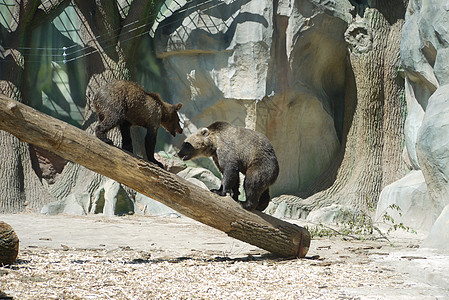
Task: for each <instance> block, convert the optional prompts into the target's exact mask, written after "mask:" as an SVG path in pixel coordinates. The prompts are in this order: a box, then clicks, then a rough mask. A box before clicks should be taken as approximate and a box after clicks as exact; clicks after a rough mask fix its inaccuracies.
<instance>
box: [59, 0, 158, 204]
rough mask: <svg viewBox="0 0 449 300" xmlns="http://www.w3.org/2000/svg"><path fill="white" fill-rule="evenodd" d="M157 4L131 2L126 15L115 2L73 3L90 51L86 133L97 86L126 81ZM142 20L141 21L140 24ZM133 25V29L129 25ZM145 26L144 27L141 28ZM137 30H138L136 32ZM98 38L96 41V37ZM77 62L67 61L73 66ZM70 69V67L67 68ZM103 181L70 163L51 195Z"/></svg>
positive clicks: (86, 189)
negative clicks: (114, 81) (121, 80)
mask: <svg viewBox="0 0 449 300" xmlns="http://www.w3.org/2000/svg"><path fill="white" fill-rule="evenodd" d="M158 2H159V1H146V0H134V1H132V3H131V7H130V8H129V11H128V13H127V15H125V14H124V12H123V11H120V10H119V8H118V6H117V4H116V3H115V1H97V2H96V3H92V1H85V0H80V1H75V3H76V10H77V14H78V17H79V18H80V20H79V21H80V24H82V25H81V28H80V38H81V40H82V43H83V45H85V46H89V47H90V48H89V49H88V50H87V51H86V52H87V53H90V54H89V55H87V56H85V58H82V59H81V61H83V62H84V63H85V65H86V66H87V71H88V76H87V77H88V78H89V82H88V84H87V88H86V107H85V109H84V120H85V122H84V124H83V128H86V129H87V131H88V132H90V133H93V132H94V125H95V123H94V122H95V120H96V117H95V114H94V111H93V110H92V105H91V103H92V99H93V97H94V96H95V93H96V91H97V90H98V88H99V87H100V86H102V85H103V84H105V83H108V82H110V81H112V80H118V79H123V80H129V79H130V73H131V70H132V69H133V62H134V61H135V57H134V56H133V54H134V53H135V50H136V49H137V46H138V45H139V42H140V38H141V34H142V32H144V31H145V30H146V29H147V28H148V27H149V26H150V25H151V24H152V22H153V19H152V18H149V16H151V15H152V14H155V11H154V9H155V8H156V5H155V3H158ZM142 20H143V21H142ZM130 25H132V26H130ZM144 25H145V26H144ZM136 28H137V30H136ZM97 37H99V38H97ZM75 63H78V62H77V61H72V62H68V64H75ZM69 67H70V66H69ZM108 137H109V138H110V139H111V140H113V141H114V144H115V145H120V143H121V136H120V132H119V130H118V129H117V128H115V129H113V130H111V131H110V132H109V133H108ZM105 180H106V178H104V176H102V175H100V174H97V173H95V172H92V171H90V170H88V169H86V168H84V167H83V166H80V165H78V164H76V163H73V162H69V163H68V164H67V166H66V167H65V168H64V170H63V172H62V173H61V175H60V176H59V177H58V178H57V180H56V182H55V183H54V184H53V185H52V186H51V187H50V192H51V193H52V195H54V196H55V197H56V198H58V199H62V198H64V197H67V196H68V195H69V194H71V193H88V194H92V193H93V192H94V191H95V190H96V189H97V188H98V187H99V186H101V184H102V183H103V182H104V181H105Z"/></svg>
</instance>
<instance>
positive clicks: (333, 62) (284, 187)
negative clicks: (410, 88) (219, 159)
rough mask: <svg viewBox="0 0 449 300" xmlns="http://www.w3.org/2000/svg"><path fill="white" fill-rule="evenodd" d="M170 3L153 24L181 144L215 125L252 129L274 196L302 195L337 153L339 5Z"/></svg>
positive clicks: (341, 74) (242, 0)
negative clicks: (180, 123) (274, 165)
mask: <svg viewBox="0 0 449 300" xmlns="http://www.w3.org/2000/svg"><path fill="white" fill-rule="evenodd" d="M321 2H323V1H299V0H297V1H284V0H281V1H266V0H264V1H261V0H260V1H255V0H252V1H250V0H237V1H220V0H214V1H205V2H204V1H189V2H188V3H187V4H186V2H185V1H177V2H173V3H172V5H171V7H170V10H168V11H172V12H171V13H169V14H170V15H167V17H164V18H163V20H162V21H161V22H160V23H159V25H158V27H157V30H156V33H155V37H156V38H155V41H156V49H157V56H158V57H159V58H161V59H162V60H163V65H164V69H165V72H166V76H167V78H168V80H169V82H170V86H169V90H170V95H171V97H172V99H171V100H172V101H181V102H183V103H184V106H183V109H182V113H183V117H184V118H185V131H184V136H180V137H178V138H177V140H176V141H175V145H177V146H179V145H180V143H181V142H182V140H183V139H184V138H185V136H188V135H189V134H190V133H192V132H193V131H195V130H196V129H197V128H198V127H201V126H206V125H209V124H210V123H212V122H214V121H217V120H226V121H229V122H232V123H233V124H235V125H239V126H245V127H247V128H251V129H256V130H257V131H260V132H262V133H264V134H265V135H267V136H268V138H269V139H270V140H271V141H272V143H273V146H274V148H275V150H276V153H277V156H278V159H279V163H280V169H281V173H280V175H279V177H278V180H277V183H276V184H275V185H274V186H273V187H272V189H271V194H272V196H276V195H279V194H280V193H296V192H299V191H301V190H302V189H304V188H306V187H307V186H308V185H309V184H310V183H311V182H313V181H314V180H315V179H316V178H317V177H318V176H319V175H320V174H321V173H322V172H323V171H324V170H325V169H326V168H327V167H328V166H329V164H330V162H331V161H332V159H333V158H334V157H335V155H336V153H337V151H338V148H339V146H340V138H341V136H340V135H341V132H340V130H341V126H342V125H341V123H342V114H343V107H344V105H343V101H344V99H343V98H344V92H345V87H344V78H345V56H346V48H345V42H344V38H343V34H344V32H345V29H346V23H345V21H344V16H345V13H344V12H345V11H346V12H347V13H349V8H350V7H351V6H350V4H349V3H346V2H345V1H339V2H338V3H337V2H334V1H324V2H323V3H324V4H323V3H321Z"/></svg>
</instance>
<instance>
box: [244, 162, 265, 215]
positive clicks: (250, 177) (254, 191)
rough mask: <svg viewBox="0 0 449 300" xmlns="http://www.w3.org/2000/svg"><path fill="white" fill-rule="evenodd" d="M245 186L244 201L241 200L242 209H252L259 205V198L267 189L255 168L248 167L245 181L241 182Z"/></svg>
mask: <svg viewBox="0 0 449 300" xmlns="http://www.w3.org/2000/svg"><path fill="white" fill-rule="evenodd" d="M243 187H244V188H245V195H246V201H245V202H242V206H243V208H244V209H247V210H253V209H256V208H258V207H259V199H260V198H261V195H262V193H264V192H265V191H266V190H267V187H266V186H264V184H263V180H261V178H260V176H259V174H258V172H257V168H252V169H251V168H250V169H248V170H247V171H246V174H245V181H244V182H243Z"/></svg>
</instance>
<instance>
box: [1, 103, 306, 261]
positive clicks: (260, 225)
mask: <svg viewBox="0 0 449 300" xmlns="http://www.w3.org/2000/svg"><path fill="white" fill-rule="evenodd" d="M0 129H1V130H5V131H8V132H9V133H11V134H13V135H15V136H17V137H18V138H19V139H20V140H22V141H24V142H28V143H31V144H34V145H36V146H38V147H41V148H44V149H47V150H49V151H52V152H54V153H55V154H57V155H59V156H61V157H63V158H65V159H68V160H71V161H73V162H76V163H78V164H81V165H83V166H85V167H86V168H88V169H90V170H92V171H94V172H97V173H100V174H102V175H104V176H107V177H109V178H111V179H113V180H116V181H118V182H120V183H122V184H124V185H127V186H129V187H130V188H132V189H134V190H136V191H138V192H140V193H142V194H144V195H147V196H149V197H151V198H153V199H155V200H157V201H159V202H161V203H164V204H166V205H167V206H169V207H171V208H173V209H175V210H176V211H178V212H180V213H181V214H183V215H185V216H187V217H190V218H193V219H195V220H197V221H199V222H202V223H204V224H206V225H209V226H212V227H214V228H216V229H219V230H221V231H224V232H226V233H227V234H228V235H229V236H231V237H234V238H236V239H239V240H241V241H244V242H247V243H250V244H252V245H255V246H258V247H260V248H262V249H265V250H267V251H270V252H272V253H273V254H275V255H278V256H281V257H304V256H305V255H306V253H307V251H308V249H309V246H310V233H309V232H308V231H307V230H306V229H304V228H302V227H299V226H297V225H294V224H291V223H288V222H285V221H282V220H279V219H276V218H274V217H271V216H269V215H265V214H263V213H260V212H249V211H247V210H244V209H243V208H242V207H241V206H240V205H239V204H238V203H237V202H235V201H234V200H232V199H231V198H230V197H220V196H218V195H215V194H214V193H211V192H209V191H207V190H204V189H201V188H199V187H197V186H195V185H193V184H192V183H190V182H188V181H187V180H185V179H183V178H181V177H179V176H177V175H174V174H171V173H169V172H167V171H165V170H163V169H160V168H158V167H157V166H156V165H154V164H151V163H148V162H146V161H144V160H142V159H139V158H137V157H135V156H132V155H130V154H127V153H125V152H124V151H123V150H121V149H119V148H117V147H113V146H110V145H107V144H106V143H103V142H102V141H100V140H99V139H98V138H96V137H95V136H93V135H90V134H88V133H86V132H84V131H82V130H80V129H78V128H76V127H74V126H72V125H70V124H67V123H65V122H62V121H60V120H57V119H55V118H52V117H50V116H48V115H45V114H43V113H41V112H39V111H37V110H35V109H33V108H31V107H28V106H26V105H24V104H22V103H19V102H17V101H14V100H12V99H9V98H7V97H5V96H3V95H0Z"/></svg>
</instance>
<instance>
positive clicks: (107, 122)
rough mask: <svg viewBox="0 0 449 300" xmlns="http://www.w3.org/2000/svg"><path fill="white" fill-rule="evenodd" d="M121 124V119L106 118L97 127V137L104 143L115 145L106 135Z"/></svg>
mask: <svg viewBox="0 0 449 300" xmlns="http://www.w3.org/2000/svg"><path fill="white" fill-rule="evenodd" d="M119 123H120V119H119V118H110V117H104V118H103V120H102V121H99V122H98V125H97V126H96V127H95V135H96V136H97V138H99V139H100V140H102V141H103V142H105V143H107V144H109V145H113V142H112V141H111V140H110V139H108V138H107V136H106V134H107V132H108V131H109V130H111V129H112V128H114V127H115V126H117V125H118V124H119Z"/></svg>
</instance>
